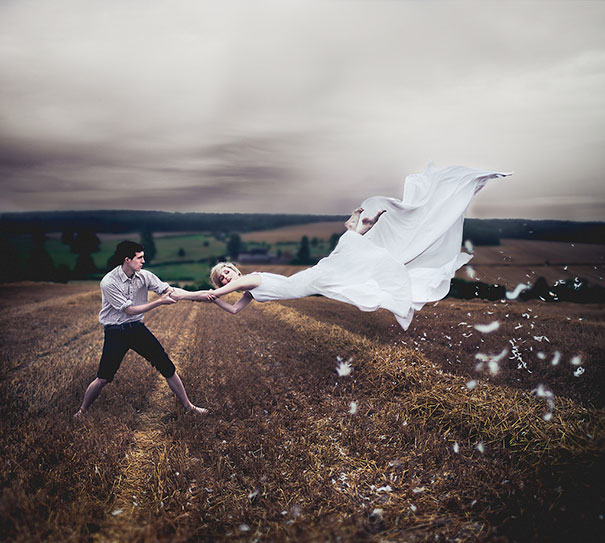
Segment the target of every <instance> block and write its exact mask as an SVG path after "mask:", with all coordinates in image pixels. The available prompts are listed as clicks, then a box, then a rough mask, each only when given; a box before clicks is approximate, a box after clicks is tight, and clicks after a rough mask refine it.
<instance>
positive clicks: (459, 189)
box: [250, 164, 510, 329]
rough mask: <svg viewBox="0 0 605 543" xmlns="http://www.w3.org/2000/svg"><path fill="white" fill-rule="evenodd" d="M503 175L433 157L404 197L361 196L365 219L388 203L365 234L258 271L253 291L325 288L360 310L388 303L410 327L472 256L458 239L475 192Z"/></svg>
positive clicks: (262, 295)
mask: <svg viewBox="0 0 605 543" xmlns="http://www.w3.org/2000/svg"><path fill="white" fill-rule="evenodd" d="M506 175H510V174H508V173H500V172H492V171H485V170H476V169H472V168H466V167H464V166H451V167H448V168H443V169H441V170H438V169H436V168H435V166H434V165H433V164H429V165H428V166H427V168H426V169H425V171H424V172H423V173H421V174H413V175H409V176H408V177H407V178H406V180H405V184H404V192H403V198H402V199H401V200H397V199H396V198H387V197H384V196H375V197H372V198H369V199H367V200H366V201H365V202H363V204H362V205H361V207H363V208H364V212H363V214H362V219H363V218H364V217H373V216H374V215H376V213H378V212H379V211H380V210H382V209H386V210H387V212H386V213H384V214H383V215H382V216H381V217H380V219H379V221H378V222H377V223H376V224H375V225H374V227H373V228H372V229H371V230H370V231H369V232H368V233H367V234H365V235H363V236H362V235H360V234H358V233H357V232H353V231H347V232H346V233H345V234H343V235H342V237H341V238H340V240H339V242H338V245H337V246H336V248H335V249H334V251H333V252H332V253H331V254H330V255H329V256H327V257H325V258H323V259H322V260H320V261H319V262H318V263H317V264H316V265H315V266H313V267H312V268H309V269H307V270H303V271H301V272H298V273H295V274H294V275H291V276H290V277H284V276H281V275H276V274H272V273H260V276H261V279H262V280H261V284H260V285H259V286H258V287H256V288H254V289H253V290H251V291H250V293H251V294H252V296H253V297H254V299H255V300H257V301H259V302H266V301H269V300H284V299H291V298H302V297H304V296H311V295H313V294H321V295H323V296H326V297H328V298H331V299H333V300H338V301H341V302H346V303H349V304H352V305H355V306H357V307H358V308H359V309H361V310H362V311H375V310H376V309H379V308H382V309H387V310H389V311H391V312H392V313H393V314H394V315H395V317H396V318H397V321H398V322H399V324H401V326H402V327H403V328H404V329H407V328H408V326H409V325H410V322H411V320H412V317H413V315H414V311H415V310H419V309H420V308H422V306H423V305H424V304H426V303H428V302H434V301H437V300H441V299H442V298H444V297H445V296H446V295H447V293H448V292H449V288H450V280H451V278H452V277H453V276H454V274H455V273H456V270H457V269H458V268H460V266H462V265H464V264H466V263H467V262H468V261H469V260H470V259H471V255H469V254H467V253H463V252H461V245H462V225H463V222H464V213H465V211H466V208H467V207H468V205H469V203H470V201H471V200H472V198H473V196H474V195H475V194H476V193H477V192H478V191H479V190H480V189H481V188H483V187H484V186H485V184H486V183H487V181H488V180H490V179H494V178H497V177H503V176H506ZM358 228H361V220H360V222H359V227H358Z"/></svg>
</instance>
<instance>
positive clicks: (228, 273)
mask: <svg viewBox="0 0 605 543" xmlns="http://www.w3.org/2000/svg"><path fill="white" fill-rule="evenodd" d="M241 276H242V274H241V273H240V272H239V270H234V269H233V268H230V267H229V266H225V267H224V268H223V270H222V271H221V275H220V277H219V282H220V284H221V285H223V286H225V285H226V284H227V283H230V282H231V281H233V280H234V279H238V278H239V277H241Z"/></svg>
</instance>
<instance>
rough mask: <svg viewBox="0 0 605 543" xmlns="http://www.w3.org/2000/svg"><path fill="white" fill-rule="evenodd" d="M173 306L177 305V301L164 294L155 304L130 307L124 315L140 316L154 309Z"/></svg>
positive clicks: (148, 303)
mask: <svg viewBox="0 0 605 543" xmlns="http://www.w3.org/2000/svg"><path fill="white" fill-rule="evenodd" d="M172 304H176V300H173V299H172V298H171V297H170V294H169V293H168V292H167V293H166V294H163V295H162V296H160V297H159V298H157V299H155V300H153V302H147V303H146V304H141V305H129V306H128V307H126V308H125V309H124V313H126V314H127V315H140V314H141V313H147V311H151V310H152V309H155V308H156V307H159V306H161V305H172Z"/></svg>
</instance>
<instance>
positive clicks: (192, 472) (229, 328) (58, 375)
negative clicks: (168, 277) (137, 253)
mask: <svg viewBox="0 0 605 543" xmlns="http://www.w3.org/2000/svg"><path fill="white" fill-rule="evenodd" d="M0 292H1V294H2V295H1V296H0V300H1V301H0V306H1V309H2V311H1V317H0V329H1V332H0V345H1V347H2V348H1V359H0V363H1V370H0V371H1V373H0V375H1V380H0V387H1V389H0V398H1V400H0V402H1V403H0V416H1V420H2V423H1V424H2V431H1V437H0V448H1V451H2V464H3V466H2V474H1V476H0V485H1V487H2V500H1V504H0V523H1V524H0V526H1V535H0V539H1V540H2V541H18V542H36V541H45V542H46V541H53V542H64V541H78V542H79V541H90V542H105V541H107V542H109V541H120V542H122V541H123V542H142V541H166V542H168V541H171V542H174V541H176V542H178V541H343V542H349V541H498V542H512V541H597V540H598V538H599V535H600V534H601V533H602V530H603V522H604V520H603V514H604V513H605V511H604V507H603V505H604V504H603V493H602V488H603V482H604V481H603V476H602V474H601V471H602V470H601V469H599V468H602V461H603V443H604V441H603V438H604V435H605V432H604V417H603V404H604V401H603V400H604V398H603V386H602V385H603V354H604V352H605V341H604V340H603V337H604V336H605V334H604V333H603V332H604V328H605V325H604V319H603V317H604V315H605V311H604V308H603V307H601V306H596V305H573V304H546V303H541V302H531V303H528V302H510V301H507V302H505V303H501V302H486V301H481V300H473V301H459V300H450V299H448V300H444V301H442V302H439V304H437V305H435V306H433V305H429V306H426V307H425V308H424V310H423V311H422V312H420V313H419V314H418V315H417V316H416V318H415V320H414V321H413V323H412V326H411V327H410V329H409V330H408V331H407V332H404V331H403V330H401V329H400V328H399V327H398V325H397V324H396V323H395V321H394V319H393V317H392V316H391V315H390V314H388V313H386V312H383V311H379V312H376V313H362V312H360V311H358V310H357V309H356V308H353V307H349V306H346V305H344V304H339V303H337V302H332V301H330V300H326V299H323V298H317V297H314V298H309V299H305V300H298V301H289V302H283V303H266V304H257V303H255V304H252V305H251V306H250V307H249V308H247V309H246V311H244V312H243V313H240V314H239V315H237V316H232V315H228V314H226V313H224V312H222V311H221V310H220V309H219V308H217V307H215V306H213V305H207V304H196V303H190V302H180V303H179V304H177V305H174V306H170V307H162V308H159V309H157V310H155V311H154V312H151V313H149V314H148V315H147V316H146V322H147V324H148V326H149V328H150V329H151V330H152V331H153V332H154V333H155V334H156V335H157V337H158V338H159V339H160V341H161V342H162V343H163V345H164V347H165V348H166V350H167V352H168V353H169V354H170V355H171V357H172V359H173V361H174V362H175V364H176V366H177V368H178V371H179V373H180V375H181V377H182V379H183V382H184V384H185V387H186V389H187V390H188V392H189V395H190V397H191V399H192V401H194V403H197V404H198V405H202V406H206V407H208V408H209V409H210V410H211V412H212V413H211V415H210V416H208V417H206V418H197V417H195V416H191V415H184V414H183V413H182V411H181V408H180V406H179V405H177V402H176V401H175V400H174V398H173V396H172V395H171V393H170V391H169V389H168V387H167V385H166V384H165V382H164V380H163V379H162V378H161V376H159V375H158V374H157V373H156V372H155V370H153V368H151V367H150V366H149V365H148V364H147V363H146V362H145V361H144V360H142V359H141V358H140V357H138V356H137V355H136V354H134V353H129V354H128V355H127V357H126V358H125V360H124V362H123V364H122V367H121V369H120V371H119V372H118V374H117V376H116V379H115V381H114V382H113V383H112V384H111V385H109V386H108V387H106V388H105V389H104V391H103V393H102V395H101V397H100V398H99V399H98V400H97V402H96V403H95V404H94V405H93V406H92V408H91V409H90V411H89V412H88V413H87V415H86V416H85V418H84V419H83V420H79V421H74V420H72V417H71V415H72V414H73V413H74V412H75V411H76V409H77V408H78V406H79V403H80V401H81V398H82V395H83V392H84V390H85V388H86V386H87V385H88V383H89V382H90V381H91V380H92V378H93V377H94V374H95V371H96V366H97V364H98V359H99V355H100V351H101V346H102V340H103V334H102V330H101V328H100V326H99V324H98V321H97V314H98V310H99V307H100V293H99V291H98V285H96V284H73V285H72V284H70V285H52V284H17V285H3V286H2V287H1V288H0ZM493 321H499V322H500V327H499V328H498V329H497V330H495V331H493V332H491V333H481V332H479V331H478V330H477V329H476V328H474V325H475V324H488V323H490V322H493ZM505 349H506V353H505V354H504V355H502V356H501V358H500V359H499V361H498V362H497V368H498V371H497V372H494V371H493V370H494V368H495V366H494V364H491V365H490V363H489V361H488V360H481V359H479V358H477V357H476V355H477V354H478V353H481V354H484V355H493V356H492V358H491V359H489V360H490V361H491V362H493V360H494V359H495V358H497V355H501V353H502V352H503V351H504V350H505ZM338 357H340V358H341V359H343V360H345V361H346V360H349V359H350V363H351V365H352V368H353V370H352V372H351V374H350V375H348V376H339V375H338V373H337V372H336V366H337V358H338ZM578 357H579V358H578ZM484 358H485V357H484ZM555 361H556V362H557V363H556V364H553V362H555ZM481 362H483V367H482V368H478V367H477V365H478V364H479V363H481ZM490 368H491V370H492V371H490ZM551 393H552V396H551V395H550V394H551ZM351 402H354V404H352V403H351ZM545 419H547V420H545Z"/></svg>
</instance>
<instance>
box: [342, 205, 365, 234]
mask: <svg viewBox="0 0 605 543" xmlns="http://www.w3.org/2000/svg"><path fill="white" fill-rule="evenodd" d="M362 213H363V207H358V208H357V209H356V210H355V211H353V213H352V214H351V216H350V217H349V218H348V219H347V222H345V228H346V229H347V230H353V231H355V230H357V225H358V224H359V217H360V216H361V214H362Z"/></svg>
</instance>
